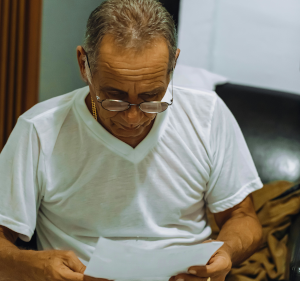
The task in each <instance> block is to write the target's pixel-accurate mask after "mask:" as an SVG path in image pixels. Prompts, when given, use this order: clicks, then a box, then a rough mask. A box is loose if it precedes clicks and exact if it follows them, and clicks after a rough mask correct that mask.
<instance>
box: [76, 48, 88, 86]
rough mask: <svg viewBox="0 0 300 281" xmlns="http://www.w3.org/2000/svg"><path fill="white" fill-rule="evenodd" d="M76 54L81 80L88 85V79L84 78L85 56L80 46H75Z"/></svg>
mask: <svg viewBox="0 0 300 281" xmlns="http://www.w3.org/2000/svg"><path fill="white" fill-rule="evenodd" d="M76 53H77V62H78V66H79V70H80V75H81V78H82V79H83V81H84V82H86V83H88V78H87V76H86V69H85V60H86V55H85V52H84V49H83V48H82V46H77V48H76Z"/></svg>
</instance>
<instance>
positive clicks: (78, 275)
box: [33, 250, 107, 281]
mask: <svg viewBox="0 0 300 281" xmlns="http://www.w3.org/2000/svg"><path fill="white" fill-rule="evenodd" d="M36 254H37V256H36V257H37V258H38V260H37V261H36V262H37V264H36V265H37V268H38V270H37V271H36V274H37V275H39V276H35V277H36V278H35V279H33V280H43V281H44V280H45V281H84V280H93V281H107V280H106V279H95V278H93V279H89V278H87V276H84V274H83V273H84V271H85V269H86V266H85V265H84V264H83V263H82V262H81V261H80V260H79V259H78V257H77V256H76V254H75V253H74V252H73V251H59V250H50V251H41V252H36ZM37 277H38V278H37Z"/></svg>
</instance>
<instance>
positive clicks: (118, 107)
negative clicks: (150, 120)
mask: <svg viewBox="0 0 300 281" xmlns="http://www.w3.org/2000/svg"><path fill="white" fill-rule="evenodd" d="M102 106H103V107H104V108H105V109H107V110H111V111H124V110H126V109H128V108H129V104H128V103H127V102H124V101H111V100H104V101H103V102H102ZM167 108H168V103H166V102H144V103H142V104H141V105H140V109H141V110H142V111H144V112H146V113H159V112H163V111H165V110H166V109H167Z"/></svg>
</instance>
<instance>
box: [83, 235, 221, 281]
mask: <svg viewBox="0 0 300 281" xmlns="http://www.w3.org/2000/svg"><path fill="white" fill-rule="evenodd" d="M222 245H223V242H219V241H213V242H210V243H204V244H203V243H202V244H196V245H191V246H178V247H173V248H172V247H170V248H165V249H155V250H145V249H140V248H138V247H134V246H130V245H127V244H123V243H122V242H119V241H113V240H109V239H106V238H103V237H100V238H99V241H98V243H97V245H96V248H95V251H94V253H93V255H92V257H91V260H90V262H89V263H88V265H87V268H86V270H85V272H84V274H85V275H88V276H91V277H95V278H105V279H109V280H130V281H135V280H138V281H141V280H148V281H168V280H169V278H170V277H171V276H173V275H177V274H178V273H182V272H184V273H187V270H188V268H189V267H191V266H194V265H206V264H207V262H208V261H209V259H210V258H211V256H212V255H213V254H214V253H215V252H216V251H217V250H218V249H219V248H220V247H221V246H222Z"/></svg>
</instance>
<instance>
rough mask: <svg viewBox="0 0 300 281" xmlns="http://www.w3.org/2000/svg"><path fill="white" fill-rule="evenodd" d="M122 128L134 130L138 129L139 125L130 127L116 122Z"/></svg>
mask: <svg viewBox="0 0 300 281" xmlns="http://www.w3.org/2000/svg"><path fill="white" fill-rule="evenodd" d="M118 124H119V125H120V126H121V127H122V128H123V129H125V130H128V131H134V130H136V129H138V128H139V127H140V125H138V126H136V127H134V128H130V127H126V126H124V125H122V124H120V123H118Z"/></svg>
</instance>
